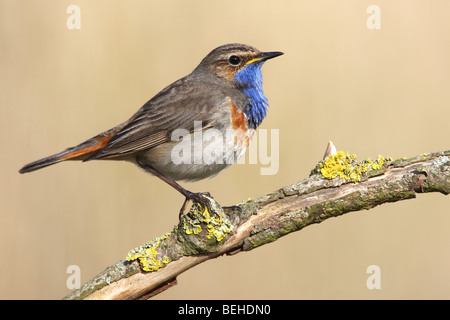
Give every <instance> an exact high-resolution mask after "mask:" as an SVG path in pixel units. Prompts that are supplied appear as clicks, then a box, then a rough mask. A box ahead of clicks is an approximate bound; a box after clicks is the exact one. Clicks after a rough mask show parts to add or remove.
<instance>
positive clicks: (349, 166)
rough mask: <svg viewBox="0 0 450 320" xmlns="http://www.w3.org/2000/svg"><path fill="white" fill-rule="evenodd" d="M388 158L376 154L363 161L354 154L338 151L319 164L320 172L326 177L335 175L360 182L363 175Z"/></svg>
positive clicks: (380, 166) (379, 167)
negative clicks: (358, 159) (375, 156)
mask: <svg viewBox="0 0 450 320" xmlns="http://www.w3.org/2000/svg"><path fill="white" fill-rule="evenodd" d="M387 160H389V158H388V159H386V158H384V157H383V156H378V157H377V159H376V160H372V159H369V158H367V159H366V160H363V161H356V156H355V155H354V154H352V155H350V154H348V152H344V151H338V152H336V153H335V154H332V155H330V156H329V157H327V158H326V159H325V160H324V161H322V162H321V163H320V164H319V167H320V173H321V174H322V176H324V177H325V178H328V179H334V178H336V177H337V176H339V177H341V178H342V179H344V180H347V181H353V182H355V183H357V182H360V181H361V179H362V177H363V175H364V174H365V173H366V172H367V171H369V170H370V169H373V170H379V169H381V168H382V167H383V163H384V162H385V161H387Z"/></svg>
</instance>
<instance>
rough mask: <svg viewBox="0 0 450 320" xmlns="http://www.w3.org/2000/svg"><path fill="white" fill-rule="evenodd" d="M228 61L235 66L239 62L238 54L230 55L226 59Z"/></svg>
mask: <svg viewBox="0 0 450 320" xmlns="http://www.w3.org/2000/svg"><path fill="white" fill-rule="evenodd" d="M228 61H229V62H230V63H231V64H232V65H233V66H237V65H238V64H239V63H240V62H241V59H240V58H239V57H238V56H231V57H230V59H228Z"/></svg>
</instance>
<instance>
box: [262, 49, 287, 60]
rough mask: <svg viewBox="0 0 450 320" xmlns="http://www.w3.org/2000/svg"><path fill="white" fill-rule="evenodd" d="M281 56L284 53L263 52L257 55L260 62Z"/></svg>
mask: <svg viewBox="0 0 450 320" xmlns="http://www.w3.org/2000/svg"><path fill="white" fill-rule="evenodd" d="M282 54H284V53H283V52H280V51H273V52H263V53H261V54H260V55H259V58H260V60H263V61H266V60H269V59H272V58H275V57H278V56H281V55H282Z"/></svg>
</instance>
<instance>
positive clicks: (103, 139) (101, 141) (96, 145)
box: [61, 136, 111, 160]
mask: <svg viewBox="0 0 450 320" xmlns="http://www.w3.org/2000/svg"><path fill="white" fill-rule="evenodd" d="M110 139H111V137H108V136H99V137H97V139H96V140H94V141H93V144H92V145H89V146H87V147H85V148H82V149H79V150H75V151H72V152H70V153H68V154H65V155H63V156H62V157H61V160H69V159H73V158H78V157H81V156H83V155H87V154H90V153H92V152H94V151H98V150H100V149H102V148H103V147H104V146H106V144H107V143H108V141H109V140H110Z"/></svg>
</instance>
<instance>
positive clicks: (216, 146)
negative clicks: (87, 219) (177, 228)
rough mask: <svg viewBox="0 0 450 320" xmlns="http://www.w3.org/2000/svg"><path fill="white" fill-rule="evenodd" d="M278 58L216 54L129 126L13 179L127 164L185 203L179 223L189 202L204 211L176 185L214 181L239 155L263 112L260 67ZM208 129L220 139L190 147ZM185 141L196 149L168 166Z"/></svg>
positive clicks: (242, 51)
mask: <svg viewBox="0 0 450 320" xmlns="http://www.w3.org/2000/svg"><path fill="white" fill-rule="evenodd" d="M282 54H283V53H282V52H261V51H259V50H258V49H256V48H254V47H252V46H248V45H244V44H226V45H223V46H220V47H218V48H216V49H214V50H213V51H211V52H210V53H209V54H208V55H207V56H206V57H205V58H204V59H203V60H202V61H201V62H200V64H199V65H198V66H197V67H196V68H195V69H194V71H192V73H191V74H189V75H187V76H185V77H184V78H181V79H179V80H177V81H175V82H174V83H172V84H171V85H169V86H168V87H166V88H165V89H163V90H162V91H161V92H159V93H158V94H157V95H156V96H154V97H153V98H152V99H150V100H149V101H148V102H147V103H145V104H144V105H143V106H142V107H141V108H140V109H139V110H138V111H137V112H136V113H135V114H134V115H133V116H132V117H131V118H130V119H129V120H127V121H125V122H123V123H121V124H119V125H117V126H116V127H114V128H112V129H109V130H107V131H105V132H103V133H100V134H98V135H96V136H95V137H93V138H90V139H88V140H86V141H85V142H83V143H81V144H79V145H77V146H75V147H71V148H67V149H65V150H63V151H62V152H60V153H57V154H55V155H52V156H49V157H46V158H43V159H41V160H37V161H35V162H32V163H29V164H27V165H25V166H24V167H23V168H22V169H20V171H19V172H20V173H25V172H30V171H34V170H37V169H41V168H44V167H46V166H49V165H52V164H55V163H58V162H61V161H65V160H82V161H90V160H103V159H112V160H126V161H130V162H132V163H134V164H136V165H138V166H139V167H141V168H142V169H144V170H145V171H147V172H149V173H151V174H153V175H155V176H157V177H159V178H160V179H162V180H163V181H165V182H166V183H168V184H169V185H171V186H172V187H173V188H175V189H176V190H178V191H179V192H180V193H181V194H182V195H183V196H184V197H185V199H186V200H185V202H184V204H183V207H182V208H181V210H180V215H181V214H182V212H183V211H184V206H185V204H186V201H188V200H193V201H196V202H200V203H203V204H205V203H206V204H207V201H205V196H204V195H205V194H204V193H193V192H190V191H188V190H186V189H184V188H183V187H181V186H180V185H179V184H178V183H176V182H175V181H178V180H186V181H197V180H201V179H204V178H207V177H212V176H215V175H216V174H218V173H219V172H221V171H222V170H224V169H226V168H227V167H229V166H230V165H231V164H233V163H234V162H236V161H237V160H238V159H239V157H241V156H242V155H243V154H244V153H245V150H246V149H247V147H248V145H249V142H250V139H251V138H252V136H253V134H254V132H255V130H256V128H257V127H258V126H259V125H260V124H261V122H262V121H263V119H264V118H265V116H266V112H267V107H268V103H267V98H266V97H265V96H264V93H263V89H262V74H261V66H262V65H263V63H264V62H265V61H266V60H268V59H271V58H274V57H277V56H279V55H282ZM177 129H183V130H184V131H179V132H184V133H185V135H184V137H183V139H182V140H181V139H174V138H173V134H174V132H175V131H176V130H177ZM211 129H214V130H215V131H214V132H215V133H220V134H223V135H224V136H225V135H226V139H220V137H219V138H217V136H216V137H215V138H214V139H209V140H207V141H205V140H206V139H203V140H201V143H200V144H197V145H196V144H195V142H196V141H195V139H196V138H198V134H200V135H201V134H206V133H207V131H208V130H211ZM211 136H214V135H211ZM185 138H186V139H187V138H192V139H187V141H192V140H194V144H193V145H192V146H191V147H190V148H187V149H183V150H182V152H184V153H186V154H187V155H186V154H183V155H182V156H183V159H184V160H186V159H187V161H181V162H180V161H178V159H174V155H176V152H175V153H174V152H173V151H174V150H175V147H176V146H177V144H179V143H181V142H180V140H181V141H184V139H185ZM199 145H200V147H199ZM205 150H209V151H210V153H209V155H210V157H209V158H210V159H203V158H202V156H204V151H205ZM188 153H191V154H190V155H189V154H188ZM186 156H188V157H186ZM199 159H200V160H201V161H198V160H199ZM206 160H208V161H206Z"/></svg>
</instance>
